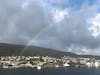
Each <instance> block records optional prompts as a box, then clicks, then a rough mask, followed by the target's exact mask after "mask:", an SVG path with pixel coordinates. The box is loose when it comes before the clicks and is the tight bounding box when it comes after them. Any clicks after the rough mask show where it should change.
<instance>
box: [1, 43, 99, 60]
mask: <svg viewBox="0 0 100 75" xmlns="http://www.w3.org/2000/svg"><path fill="white" fill-rule="evenodd" d="M25 47H26V46H25V45H15V44H4V43H0V56H12V55H15V56H17V55H24V56H34V55H40V56H52V57H62V56H64V55H66V56H72V57H90V58H96V59H100V56H92V55H77V54H74V53H71V52H62V51H58V50H54V49H49V48H43V47H36V46H29V47H28V48H26V49H24V48H25Z"/></svg>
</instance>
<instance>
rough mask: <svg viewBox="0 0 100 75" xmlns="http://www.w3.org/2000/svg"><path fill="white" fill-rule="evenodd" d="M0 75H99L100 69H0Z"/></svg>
mask: <svg viewBox="0 0 100 75" xmlns="http://www.w3.org/2000/svg"><path fill="white" fill-rule="evenodd" d="M0 75H100V68H59V69H57V68H52V69H50V68H49V69H42V70H37V69H31V68H27V69H25V68H21V69H0Z"/></svg>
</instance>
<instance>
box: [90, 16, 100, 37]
mask: <svg viewBox="0 0 100 75" xmlns="http://www.w3.org/2000/svg"><path fill="white" fill-rule="evenodd" d="M99 20H100V14H97V15H96V16H95V17H94V18H93V19H92V20H91V21H92V26H91V27H90V28H89V30H90V31H91V35H92V36H93V37H95V38H96V37H98V36H99V35H100V21H99Z"/></svg>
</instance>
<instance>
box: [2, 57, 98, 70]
mask: <svg viewBox="0 0 100 75" xmlns="http://www.w3.org/2000/svg"><path fill="white" fill-rule="evenodd" d="M60 67H77V68H78V67H96V68H97V67H100V60H98V59H95V58H83V57H71V56H63V57H61V58H55V57H50V56H39V55H37V56H0V68H36V69H42V68H60Z"/></svg>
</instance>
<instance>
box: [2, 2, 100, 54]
mask: <svg viewBox="0 0 100 75" xmlns="http://www.w3.org/2000/svg"><path fill="white" fill-rule="evenodd" d="M99 20H100V0H10V1H9V0H0V43H10V44H23V45H27V47H28V46H30V45H35V46H40V47H45V48H51V49H56V50H60V51H66V52H74V53H77V54H86V55H87V54H89V55H100V21H99Z"/></svg>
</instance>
